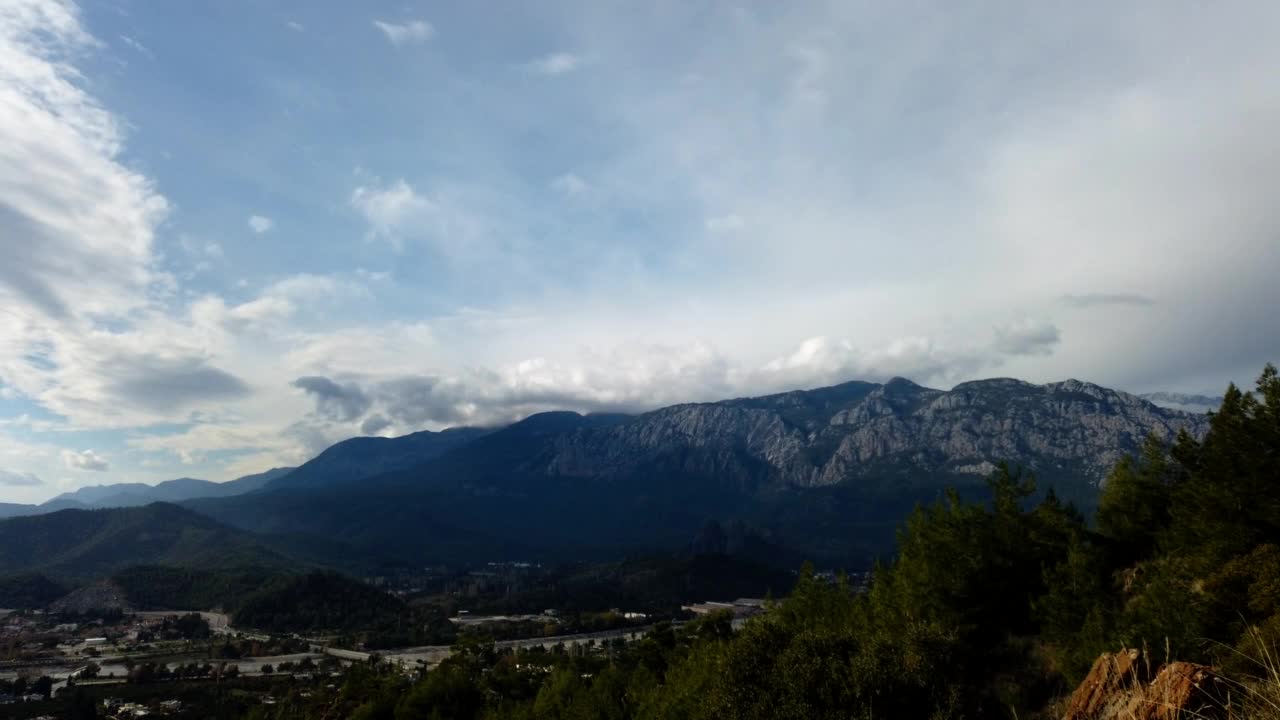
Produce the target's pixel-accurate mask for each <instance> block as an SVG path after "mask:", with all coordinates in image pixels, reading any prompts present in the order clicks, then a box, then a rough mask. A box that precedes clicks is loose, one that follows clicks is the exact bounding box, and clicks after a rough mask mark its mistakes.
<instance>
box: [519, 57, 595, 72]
mask: <svg viewBox="0 0 1280 720" xmlns="http://www.w3.org/2000/svg"><path fill="white" fill-rule="evenodd" d="M581 65H582V58H581V57H578V56H577V55H574V54H573V53H567V52H556V53H551V54H550V55H545V56H543V57H540V58H538V59H536V60H531V61H529V62H528V63H526V64H525V68H526V69H528V70H529V72H532V73H536V74H538V75H564V74H565V73H570V72H573V71H574V70H577V69H578V68H579V67H580V66H581Z"/></svg>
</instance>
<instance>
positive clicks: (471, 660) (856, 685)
mask: <svg viewBox="0 0 1280 720" xmlns="http://www.w3.org/2000/svg"><path fill="white" fill-rule="evenodd" d="M1225 398H1226V399H1225V401H1224V403H1223V405H1222V407H1221V409H1220V410H1219V411H1217V412H1216V413H1215V414H1214V415H1213V418H1212V422H1211V428H1210V430H1209V433H1208V435H1207V437H1205V438H1204V439H1203V441H1197V440H1195V439H1194V438H1191V437H1189V436H1186V435H1183V436H1181V437H1178V438H1176V439H1175V440H1173V442H1171V443H1168V444H1166V443H1164V442H1161V441H1159V440H1156V439H1153V440H1151V441H1149V442H1148V443H1147V445H1146V447H1145V449H1144V451H1143V452H1142V454H1141V455H1140V457H1137V458H1134V459H1132V460H1129V461H1125V462H1122V463H1120V464H1119V465H1118V466H1117V467H1116V468H1115V470H1114V472H1112V473H1111V475H1110V477H1109V478H1108V480H1107V482H1106V484H1105V487H1104V488H1103V492H1102V497H1101V501H1100V504H1099V510H1098V515H1097V522H1096V526H1091V525H1090V524H1089V523H1087V522H1086V519H1085V518H1084V517H1083V516H1082V515H1081V514H1080V513H1079V512H1077V511H1076V510H1075V509H1074V508H1072V507H1071V506H1070V505H1069V504H1065V503H1063V502H1061V501H1060V500H1058V498H1057V497H1056V496H1055V495H1054V494H1053V493H1052V492H1051V491H1050V492H1048V493H1046V494H1045V496H1044V498H1043V499H1042V500H1040V501H1039V502H1034V503H1033V502H1031V498H1032V497H1033V496H1034V495H1035V483H1034V479H1033V478H1032V477H1031V476H1030V475H1027V474H1024V473H1021V472H1019V471H1016V470H1011V469H1009V468H1006V467H1002V468H1000V469H999V470H998V471H997V472H996V473H995V474H994V475H993V476H992V477H991V478H990V480H989V483H990V487H991V500H990V501H989V502H983V503H973V502H966V501H964V500H963V499H961V498H960V497H959V496H958V495H957V494H955V493H950V494H949V495H948V496H947V497H945V498H944V499H943V500H941V501H940V502H937V503H935V504H933V505H931V506H929V507H923V508H919V509H917V510H916V511H915V512H914V513H913V514H912V515H911V516H910V517H909V518H908V520H907V521H906V522H905V524H904V525H903V527H902V529H901V531H900V533H899V538H898V554H897V556H896V558H895V559H894V560H893V562H892V563H890V564H887V565H884V566H882V567H880V568H877V570H876V572H875V577H874V580H873V582H872V585H871V589H870V591H869V592H866V593H862V594H857V593H854V592H853V591H852V590H851V588H850V587H849V586H848V585H847V583H844V582H838V583H834V584H832V583H827V582H823V581H821V580H820V579H818V578H817V577H815V576H814V575H813V574H812V573H811V572H806V573H803V574H802V577H801V578H800V580H799V582H798V584H797V585H796V587H795V589H794V590H793V591H792V593H791V594H790V596H788V597H787V598H786V599H785V600H784V601H782V602H781V603H779V604H778V605H776V606H775V607H773V608H771V609H770V610H769V611H768V612H767V613H766V614H765V615H764V616H762V617H760V618H757V619H754V620H752V621H750V622H748V623H747V624H746V626H745V627H744V628H743V629H742V630H740V631H738V632H733V631H732V630H731V628H730V625H729V621H728V618H727V617H718V618H710V619H707V620H704V621H701V622H698V623H693V624H691V625H689V626H686V627H684V628H682V629H679V630H675V629H672V628H669V627H668V628H662V629H660V630H659V631H656V632H654V633H653V634H652V635H651V636H649V637H648V638H646V639H644V640H643V641H641V642H638V643H635V644H633V645H629V646H614V645H610V646H608V647H607V648H604V649H602V650H598V651H596V652H583V651H581V650H575V651H560V652H551V653H527V652H526V653H520V654H511V653H496V652H495V651H494V650H493V649H492V646H487V647H486V646H483V645H475V644H471V645H467V646H465V647H461V648H459V651H458V652H457V653H455V655H454V657H452V658H451V659H449V660H448V661H446V662H445V663H443V664H442V665H440V666H439V667H438V668H437V669H435V670H432V671H430V672H427V673H425V675H424V677H422V678H421V679H420V680H417V681H416V682H410V681H408V680H405V679H403V676H402V675H400V674H399V673H398V672H396V671H391V670H388V669H379V668H376V667H374V668H366V667H361V668H358V669H357V670H355V671H353V673H352V674H351V675H350V676H349V677H348V679H347V681H346V683H345V685H344V686H343V688H342V689H341V690H340V692H339V693H338V694H337V696H336V697H330V696H328V695H325V696H323V698H322V699H321V698H319V697H317V698H313V699H311V700H307V699H305V698H302V697H301V696H297V697H293V698H290V699H289V701H288V702H287V703H286V704H284V705H282V706H280V707H278V708H276V709H275V710H270V709H267V708H259V709H257V710H255V711H254V713H253V714H251V717H255V718H270V717H286V716H287V717H302V718H307V717H322V716H323V717H332V716H333V714H334V713H335V712H337V713H338V715H341V716H350V717H353V718H362V719H364V720H371V719H385V720H413V719H416V718H435V717H448V718H462V719H478V718H536V719H538V720H543V719H552V718H601V719H615V718H616V719H618V720H621V719H624V718H691V719H697V718H761V719H763V718H796V719H797V720H798V719H800V718H876V717H890V718H917V717H918V718H924V717H929V718H963V717H1018V718H1028V717H1054V716H1055V715H1056V710H1055V706H1054V701H1055V698H1060V697H1062V696H1063V695H1064V694H1066V693H1068V692H1069V691H1070V690H1071V689H1072V688H1074V687H1075V685H1076V684H1077V683H1078V681H1079V680H1080V679H1081V676H1082V675H1083V674H1084V672H1085V671H1086V669H1087V667H1088V665H1089V664H1090V663H1091V662H1092V660H1093V659H1094V657H1095V656H1096V655H1097V654H1098V653H1099V652H1102V651H1104V650H1115V649H1117V648H1119V647H1122V646H1128V647H1133V646H1138V647H1144V646H1145V647H1146V648H1149V649H1151V650H1155V651H1157V652H1161V651H1164V649H1165V648H1167V652H1168V653H1169V655H1170V657H1171V659H1183V660H1200V661H1207V662H1212V663H1215V664H1218V665H1220V666H1222V667H1224V668H1227V669H1229V670H1230V669H1232V668H1234V669H1235V671H1236V672H1238V673H1247V672H1249V669H1248V668H1247V667H1244V666H1243V664H1244V663H1246V662H1247V661H1243V660H1241V658H1245V657H1249V656H1254V657H1256V656H1257V649H1256V646H1259V645H1261V646H1264V647H1269V648H1270V651H1271V652H1272V653H1274V652H1275V648H1276V645H1277V643H1280V549H1278V547H1277V546H1278V545H1280V379H1278V378H1277V373H1276V371H1275V369H1274V368H1272V367H1270V366H1268V368H1267V369H1266V371H1265V372H1264V373H1263V375H1262V377H1261V378H1260V380H1259V382H1258V387H1257V391H1256V392H1255V393H1252V394H1247V393H1243V392H1241V391H1240V390H1238V389H1237V388H1235V387H1234V386H1233V387H1231V388H1229V389H1228V391H1227V393H1226V396H1225ZM1237 677H1244V675H1238V676H1237ZM1244 686H1245V687H1247V686H1248V684H1247V681H1245V682H1244ZM282 713H285V714H282ZM1244 716H1249V717H1256V716H1258V715H1256V714H1250V713H1245V715H1244Z"/></svg>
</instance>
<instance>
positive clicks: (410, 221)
mask: <svg viewBox="0 0 1280 720" xmlns="http://www.w3.org/2000/svg"><path fill="white" fill-rule="evenodd" d="M351 206H352V207H354V208H355V209H356V210H357V211H358V212H359V213H360V214H361V215H362V216H363V217H364V219H365V221H366V222H368V223H369V233H368V235H367V236H366V239H370V240H372V239H380V240H385V241H387V242H389V243H391V245H392V246H393V247H395V248H396V249H403V247H404V238H405V236H406V235H411V234H413V233H414V232H417V231H419V230H421V228H422V227H423V226H424V225H425V224H426V222H427V219H426V218H427V216H428V215H429V214H431V213H432V212H434V211H435V210H436V206H435V204H434V203H432V202H431V201H430V200H428V199H427V198H425V197H423V196H422V195H419V194H418V193H417V192H416V191H415V190H414V189H413V186H411V185H409V183H407V182H405V181H404V179H400V180H397V181H395V182H394V183H391V184H390V185H388V186H386V187H381V186H379V185H378V184H376V183H375V184H370V185H361V186H359V187H357V188H356V189H355V190H354V191H352V193H351Z"/></svg>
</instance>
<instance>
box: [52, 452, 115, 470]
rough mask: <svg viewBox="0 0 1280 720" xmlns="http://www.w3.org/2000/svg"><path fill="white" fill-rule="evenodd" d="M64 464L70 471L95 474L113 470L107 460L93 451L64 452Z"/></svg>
mask: <svg viewBox="0 0 1280 720" xmlns="http://www.w3.org/2000/svg"><path fill="white" fill-rule="evenodd" d="M62 464H63V465H64V466H66V468H67V469H68V470H92V471H94V472H106V471H107V470H109V469H111V464H110V463H108V462H107V459H106V458H104V457H102V456H101V455H99V454H97V453H95V452H94V451H92V450H81V451H80V452H76V451H74V450H63V451H62Z"/></svg>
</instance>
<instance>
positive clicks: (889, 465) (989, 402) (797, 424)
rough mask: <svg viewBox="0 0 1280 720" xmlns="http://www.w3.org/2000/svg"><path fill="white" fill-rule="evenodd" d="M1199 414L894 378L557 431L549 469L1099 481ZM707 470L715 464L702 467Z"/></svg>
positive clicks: (1107, 395)
mask: <svg viewBox="0 0 1280 720" xmlns="http://www.w3.org/2000/svg"><path fill="white" fill-rule="evenodd" d="M1207 426H1208V421H1207V418H1206V417H1205V416H1204V415H1192V414H1188V413H1183V412H1179V411H1176V410H1171V409H1166V408H1161V407H1158V406H1156V405H1154V404H1152V403H1150V402H1148V401H1145V400H1143V399H1141V398H1138V397H1136V396H1134V395H1129V394H1127V393H1122V392H1117V391H1114V390H1108V389H1106V388H1103V387H1099V386H1097V385H1093V384H1090V383H1085V382H1080V381H1078V380H1067V381H1065V382H1058V383H1050V384H1046V385H1034V384H1031V383H1026V382H1022V381H1018V380H1009V379H995V380H982V381H976V382H970V383H964V384H961V385H959V386H957V387H955V388H954V389H952V390H950V391H942V390H935V389H931V388H925V387H921V386H919V385H916V384H915V383H912V382H910V381H908V380H903V379H894V380H891V381H889V382H888V383H885V384H884V385H876V384H871V383H848V384H845V385H839V386H835V387H832V388H822V389H819V390H811V391H800V392H790V393H784V394H781V395H771V396H766V397H761V398H750V399H741V400H728V401H724V402H717V403H700V404H689V405H677V406H673V407H669V408H663V409H661V410H657V411H654V412H651V413H647V414H645V415H641V416H638V417H636V418H634V419H632V420H630V421H628V422H624V423H621V424H617V425H613V426H609V427H597V428H583V429H579V430H578V431H576V432H572V433H566V434H563V435H561V436H558V437H557V438H556V439H555V441H554V450H553V452H552V453H551V459H550V461H549V463H548V465H547V466H546V471H547V472H548V473H550V474H553V475H565V476H613V475H620V474H626V473H628V472H629V471H632V470H634V468H636V467H640V466H644V465H647V464H651V463H655V462H660V461H661V460H662V458H663V456H664V455H669V454H670V453H672V452H675V451H677V450H680V451H685V452H687V451H691V450H692V451H696V453H697V454H698V455H699V456H700V457H701V458H703V460H702V462H704V463H705V462H708V461H710V462H711V464H712V465H714V463H715V458H717V457H719V458H724V461H726V462H728V461H729V459H730V458H732V459H733V461H734V462H748V463H751V464H758V465H759V467H760V468H761V469H762V471H763V472H764V474H766V475H767V476H768V477H769V478H770V479H771V480H772V481H776V482H778V483H782V484H784V485H787V486H793V487H820V486H828V485H835V484H839V483H842V482H846V481H850V480H856V479H858V478H861V477H869V476H873V475H881V476H884V475H888V476H892V475H894V474H916V473H953V474H965V473H968V474H983V475H985V474H987V473H989V472H990V471H991V470H992V469H993V467H994V463H995V462H998V461H1000V460H1006V461H1009V462H1010V463H1014V464H1020V465H1023V466H1025V467H1027V468H1030V469H1032V470H1035V471H1037V472H1041V473H1057V472H1071V473H1074V474H1076V475H1078V476H1081V477H1083V478H1085V479H1087V480H1088V481H1090V482H1094V483H1097V482H1099V481H1101V480H1102V479H1103V478H1104V476H1105V474H1106V472H1107V471H1108V470H1109V469H1110V468H1111V466H1112V465H1114V464H1115V462H1116V461H1117V460H1119V459H1120V458H1121V457H1123V456H1124V455H1127V454H1130V453H1132V452H1134V451H1135V450H1136V449H1137V448H1138V447H1139V445H1140V443H1141V442H1142V440H1143V438H1144V437H1145V436H1146V435H1147V434H1150V433H1154V434H1155V435H1157V436H1159V437H1161V438H1171V437H1173V436H1174V435H1176V434H1177V432H1178V431H1179V430H1182V429H1186V430H1187V431H1189V432H1190V433H1192V434H1193V435H1195V436H1197V437H1198V436H1202V435H1203V434H1204V432H1205V430H1206V429H1207ZM705 469H706V470H709V471H715V468H714V467H708V468H705Z"/></svg>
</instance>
